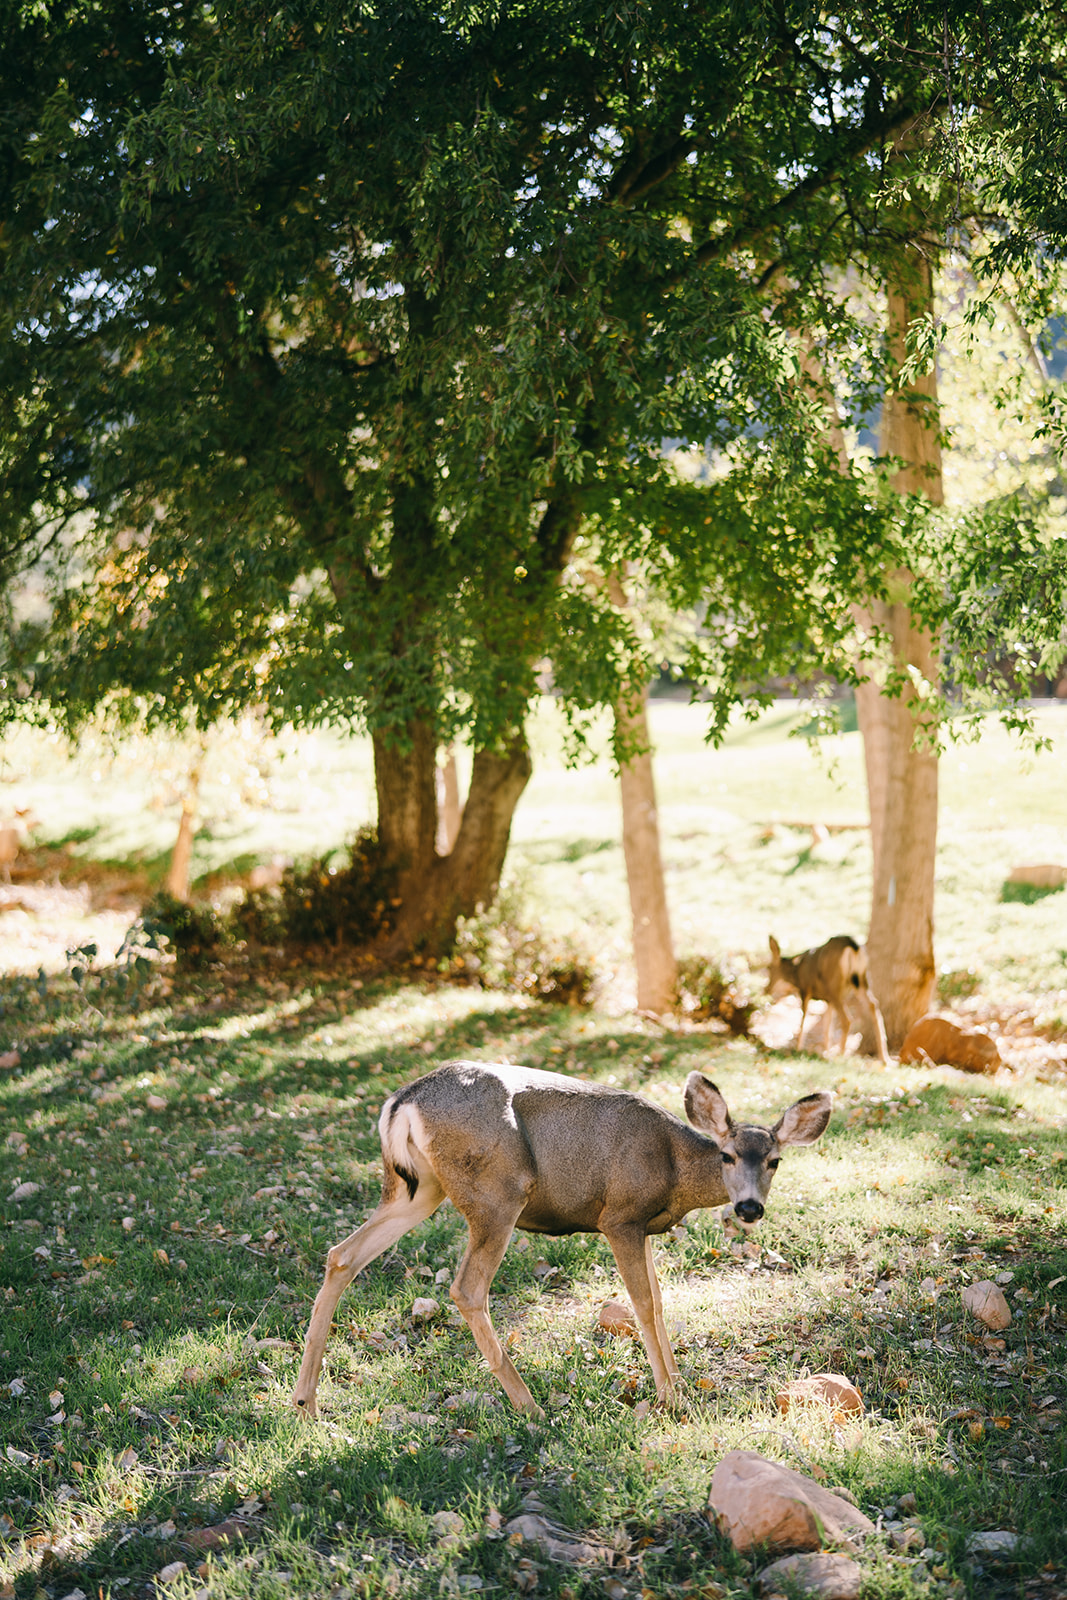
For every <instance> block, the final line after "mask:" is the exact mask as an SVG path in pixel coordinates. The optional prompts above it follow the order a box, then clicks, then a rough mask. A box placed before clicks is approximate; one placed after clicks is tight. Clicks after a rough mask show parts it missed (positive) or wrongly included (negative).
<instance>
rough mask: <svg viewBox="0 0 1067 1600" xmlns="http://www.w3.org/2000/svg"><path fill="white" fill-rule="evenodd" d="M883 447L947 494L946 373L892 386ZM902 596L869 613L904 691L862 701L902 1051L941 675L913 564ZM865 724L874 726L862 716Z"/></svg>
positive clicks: (884, 932)
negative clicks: (930, 701) (934, 694)
mask: <svg viewBox="0 0 1067 1600" xmlns="http://www.w3.org/2000/svg"><path fill="white" fill-rule="evenodd" d="M887 300H888V352H889V358H890V363H891V367H892V369H893V370H899V368H900V367H901V365H902V364H903V362H904V360H905V359H906V355H907V348H906V335H907V330H908V326H909V324H910V323H911V322H913V321H914V320H915V319H916V318H918V317H921V316H926V315H929V314H930V313H931V312H932V310H933V275H932V271H931V266H930V262H929V260H928V259H927V258H926V257H925V256H923V255H921V254H920V252H919V251H918V250H917V249H914V248H913V249H909V250H907V251H904V252H902V253H901V254H900V255H899V256H898V257H897V259H896V262H895V264H894V271H893V273H892V275H891V278H890V281H889V283H888V285H887ZM880 448H881V452H882V454H883V455H888V456H896V457H899V458H900V460H901V461H902V463H903V465H902V466H901V467H900V469H899V470H898V471H897V472H896V473H895V474H894V475H893V478H892V486H893V488H894V489H895V490H897V492H898V493H901V494H924V495H925V496H926V497H927V498H928V499H929V500H931V501H933V502H934V504H936V505H940V504H941V501H942V482H941V444H940V438H939V431H938V409H937V377H936V373H934V372H930V373H927V374H925V375H924V376H922V377H920V378H917V379H915V380H913V382H912V385H911V387H910V388H909V389H908V390H906V391H901V390H895V389H894V390H889V391H887V393H886V397H885V402H884V405H883V409H882V429H881V438H880ZM889 587H890V592H891V593H893V594H894V595H895V596H896V597H895V598H894V599H893V600H891V601H879V602H877V603H876V604H875V605H873V606H872V607H871V611H870V620H871V623H872V624H873V626H875V627H877V628H880V629H881V630H883V631H884V633H885V634H886V636H887V638H888V640H889V642H890V650H891V659H892V666H893V669H894V671H895V672H898V673H899V672H902V671H903V672H908V673H909V678H910V681H909V682H908V683H907V686H906V688H905V690H904V692H903V693H902V694H901V695H900V696H899V697H890V696H887V695H884V694H876V693H875V692H874V686H873V685H872V686H867V687H866V688H865V692H864V691H861V697H859V698H858V701H857V709H858V712H859V715H860V718H861V727H862V728H863V732H864V750H865V757H866V762H867V779H868V787H869V792H870V801H871V845H872V851H873V859H874V889H873V896H872V905H871V925H870V931H869V933H868V936H867V954H868V959H869V963H870V969H869V970H870V981H871V988H872V990H873V991H874V993H875V994H876V995H877V996H878V999H879V1002H880V1004H881V1007H882V1013H883V1016H884V1018H885V1027H886V1036H887V1039H888V1042H889V1047H890V1049H892V1050H899V1048H900V1045H901V1043H902V1042H903V1039H904V1036H905V1034H906V1033H907V1031H908V1029H909V1028H910V1027H911V1025H912V1023H913V1022H915V1021H916V1019H917V1018H919V1017H921V1016H922V1015H923V1013H924V1012H925V1011H927V1010H928V1009H929V1006H930V1002H931V999H932V996H933V989H934V975H935V968H934V863H935V855H936V849H937V773H938V768H937V755H936V753H935V751H934V750H933V748H932V747H931V746H930V743H929V738H930V736H932V735H933V733H934V732H935V731H936V730H935V729H934V728H933V727H932V726H931V724H930V714H929V713H928V712H927V711H926V710H925V708H924V705H923V700H922V697H921V695H919V694H918V693H917V692H916V689H915V686H914V683H915V679H914V678H911V676H910V675H911V674H915V676H916V677H917V678H918V679H919V681H925V682H926V683H929V684H930V685H931V686H933V685H936V683H937V681H938V676H939V663H938V643H937V639H936V637H935V636H933V635H932V634H931V633H930V632H929V631H928V630H926V629H924V628H922V627H921V626H920V625H919V624H918V623H917V622H916V619H915V618H914V617H913V615H912V613H911V611H910V609H909V606H908V591H909V588H910V579H909V575H908V574H907V573H906V572H897V573H893V574H891V575H890V585H889ZM864 723H866V726H864Z"/></svg>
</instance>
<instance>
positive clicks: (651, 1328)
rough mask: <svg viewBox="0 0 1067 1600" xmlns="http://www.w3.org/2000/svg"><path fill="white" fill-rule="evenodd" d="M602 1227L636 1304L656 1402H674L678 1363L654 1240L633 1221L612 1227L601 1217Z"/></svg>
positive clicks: (638, 1323)
mask: <svg viewBox="0 0 1067 1600" xmlns="http://www.w3.org/2000/svg"><path fill="white" fill-rule="evenodd" d="M600 1231H601V1233H602V1234H603V1235H604V1237H605V1239H607V1241H608V1243H609V1244H610V1246H611V1251H612V1254H613V1255H614V1257H615V1260H616V1262H617V1263H618V1267H619V1271H620V1273H621V1274H622V1281H623V1283H624V1284H625V1285H626V1289H627V1292H628V1294H629V1296H630V1301H631V1304H632V1305H633V1308H634V1316H635V1317H636V1318H637V1325H638V1327H639V1328H640V1330H641V1343H642V1344H643V1345H644V1347H645V1354H646V1355H647V1356H648V1361H649V1365H650V1366H651V1368H652V1377H653V1379H654V1380H655V1384H656V1402H657V1404H658V1405H661V1406H668V1405H672V1404H673V1403H674V1401H675V1399H676V1397H677V1390H676V1388H675V1380H676V1378H677V1377H678V1365H677V1363H676V1361H675V1359H674V1351H673V1350H672V1349H671V1342H670V1340H669V1338H668V1337H667V1328H666V1324H665V1323H664V1321H663V1302H662V1298H661V1296H660V1290H659V1281H658V1279H657V1278H656V1268H655V1265H654V1264H653V1261H652V1246H651V1243H650V1241H649V1240H648V1238H647V1237H646V1235H645V1231H644V1229H643V1228H635V1227H633V1226H632V1225H629V1226H627V1227H625V1228H620V1229H616V1228H612V1229H610V1230H609V1229H608V1228H607V1227H605V1226H604V1223H603V1221H602V1222H601V1224H600ZM657 1308H658V1315H657Z"/></svg>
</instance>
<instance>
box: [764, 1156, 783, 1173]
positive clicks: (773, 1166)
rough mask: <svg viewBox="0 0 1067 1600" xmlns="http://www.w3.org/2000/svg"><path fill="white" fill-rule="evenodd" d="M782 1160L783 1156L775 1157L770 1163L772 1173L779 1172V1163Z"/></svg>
mask: <svg viewBox="0 0 1067 1600" xmlns="http://www.w3.org/2000/svg"><path fill="white" fill-rule="evenodd" d="M781 1159H782V1158H781V1156H775V1158H774V1160H773V1161H768V1163H767V1165H768V1167H769V1168H770V1169H771V1171H772V1172H777V1170H778V1163H779V1161H781Z"/></svg>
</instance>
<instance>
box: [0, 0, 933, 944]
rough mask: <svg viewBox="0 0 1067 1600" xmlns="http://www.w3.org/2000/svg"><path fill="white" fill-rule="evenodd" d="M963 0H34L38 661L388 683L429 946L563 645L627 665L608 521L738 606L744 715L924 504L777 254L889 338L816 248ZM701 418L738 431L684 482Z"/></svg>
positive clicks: (26, 437)
mask: <svg viewBox="0 0 1067 1600" xmlns="http://www.w3.org/2000/svg"><path fill="white" fill-rule="evenodd" d="M940 19H941V13H940V12H938V13H937V15H936V17H935V16H934V14H933V10H932V8H927V7H924V6H920V7H918V8H917V13H916V17H915V18H912V17H910V16H909V18H908V19H905V20H904V21H903V22H900V23H899V24H898V22H897V21H895V20H894V19H893V17H891V16H889V15H887V16H885V17H882V16H876V17H875V16H871V17H869V16H868V13H867V11H866V10H862V11H861V10H860V9H859V8H857V9H856V10H855V11H848V10H846V12H845V13H843V14H842V15H841V16H840V17H839V18H838V19H836V20H835V22H834V23H833V25H832V26H829V25H827V26H824V24H823V22H822V21H821V20H820V19H818V18H817V17H814V16H813V15H812V14H811V13H810V11H809V9H808V8H804V7H796V8H795V9H791V8H789V7H784V8H781V7H780V8H773V9H772V8H770V7H768V8H767V9H766V10H765V11H763V10H760V11H759V13H758V14H757V15H750V14H745V15H744V16H742V15H741V14H739V13H738V11H737V8H736V7H734V6H732V5H730V4H727V3H726V0H715V3H713V4H712V5H710V6H707V7H704V8H702V9H700V10H699V11H694V10H693V9H692V7H691V6H689V5H687V4H684V3H682V0H665V3H663V4H657V5H656V6H655V7H651V8H650V7H645V6H643V5H639V4H637V3H636V0H625V3H623V4H622V5H620V6H617V7H614V8H612V9H611V11H610V12H608V13H605V11H604V9H603V8H602V7H600V6H597V5H594V4H593V3H592V0H584V3H579V4H577V5H575V4H572V3H568V4H567V5H563V4H562V3H561V0H529V3H525V4H521V5H517V6H510V7H507V8H505V7H502V6H501V7H494V6H489V7H474V6H473V5H471V6H467V5H464V4H460V5H457V6H455V7H452V8H450V9H449V10H447V11H446V12H442V11H441V9H440V8H439V7H431V6H429V5H428V4H424V3H423V0H415V3H414V4H412V3H406V4H403V5H401V4H399V3H398V0H382V3H381V4H380V5H379V6H377V7H376V8H373V9H372V8H370V7H359V8H355V7H352V6H350V5H349V4H347V3H345V0H327V3H326V4H325V5H324V4H322V3H317V4H316V5H315V6H314V7H311V6H308V5H306V4H305V3H303V0H298V3H293V4H290V5H288V6H286V7H285V8H284V9H282V10H279V9H278V8H277V7H265V6H263V5H260V4H253V5H251V6H249V5H247V4H242V5H241V6H237V5H236V4H234V3H232V0H227V3H224V4H222V5H216V6H211V7H209V6H207V5H191V6H188V7H185V8H179V9H178V10H174V9H173V8H172V9H170V10H160V9H158V8H156V7H155V6H154V5H153V4H151V3H149V0H122V3H121V4H120V3H119V0H102V3H100V4H97V5H94V6H92V7H90V6H89V5H88V4H87V3H86V0H45V3H43V4H42V3H35V4H34V5H33V6H30V5H29V4H17V3H15V0H9V4H8V15H7V19H6V20H7V22H8V24H9V26H8V27H7V28H6V30H5V35H6V38H7V40H8V45H7V48H6V49H5V54H4V58H3V63H2V65H0V73H2V74H3V82H2V84H0V87H2V88H3V91H4V99H3V103H4V105H5V107H6V108H7V110H6V115H5V120H4V122H3V124H2V126H0V165H2V170H3V174H4V180H3V193H2V196H0V205H2V216H0V222H2V224H3V234H2V238H3V246H2V248H3V257H2V271H3V281H4V288H5V295H4V297H3V305H2V307H0V315H2V316H3V318H4V327H3V333H4V335H5V338H4V340H3V343H2V349H0V405H2V410H0V470H2V473H3V479H4V485H5V489H6V491H7V495H6V499H5V502H4V509H3V512H2V514H0V537H2V540H3V547H4V552H5V554H4V559H5V561H6V562H7V564H8V567H9V568H10V566H11V564H12V563H13V562H14V561H16V560H17V559H30V558H31V557H33V556H34V555H36V556H38V557H39V558H40V559H45V560H47V561H49V562H51V563H52V568H53V571H54V573H55V576H56V583H57V596H56V605H55V610H54V613H53V616H52V618H51V620H50V625H49V628H48V630H47V632H46V633H38V634H37V635H33V634H32V633H31V634H30V635H28V636H24V637H23V638H22V639H20V640H18V641H16V665H17V669H18V670H17V674H16V675H15V681H16V683H17V685H18V693H19V694H20V695H22V696H24V697H25V696H26V695H29V696H30V697H31V698H32V697H33V696H37V697H43V698H45V699H47V701H48V703H49V704H50V705H51V707H52V708H53V710H59V711H61V712H63V713H64V714H66V715H67V716H68V717H70V718H73V719H76V718H77V717H78V716H79V715H81V714H83V713H84V712H85V711H86V710H87V709H89V708H93V707H96V706H99V705H101V704H103V703H107V704H111V705H113V706H115V707H116V708H117V710H118V712H119V713H120V714H121V713H123V712H125V713H126V714H128V715H130V716H142V715H143V716H146V717H147V718H148V719H149V720H150V721H151V720H152V719H157V720H159V719H178V718H181V717H184V716H185V715H186V714H187V713H188V712H189V711H190V710H191V711H192V712H193V713H194V714H195V716H196V717H197V718H198V720H199V721H200V722H201V723H209V722H210V721H211V720H213V719H214V718H217V717H218V716H220V715H225V714H227V713H228V712H229V711H231V710H232V709H234V708H237V707H240V706H244V705H248V704H252V703H256V704H263V703H265V704H266V706H267V707H268V709H269V712H270V715H271V716H272V717H273V718H274V720H276V721H282V720H285V719H287V718H291V717H299V718H301V719H303V720H306V721H315V720H326V719H335V720H340V721H351V720H353V719H357V720H359V721H360V722H361V723H362V724H363V725H365V726H366V727H367V728H368V729H369V731H370V734H371V738H372V740H373V744H374V754H375V771H376V787H377V795H378V830H379V841H380V845H381V848H382V850H383V851H384V852H385V854H386V856H387V857H388V858H389V859H390V860H391V861H392V862H393V863H394V864H396V865H397V866H398V867H399V868H400V869H401V873H402V876H401V899H402V908H401V912H400V915H399V919H398V926H397V928H396V930H395V934H394V943H395V946H396V947H397V948H405V947H410V946H412V945H415V944H423V945H425V946H427V947H429V948H433V947H436V946H439V945H441V944H445V943H447V942H448V939H449V937H450V933H451V929H452V927H453V926H454V921H455V917H456V916H457V915H458V914H460V913H463V912H469V911H471V910H473V909H474V907H475V905H476V904H478V903H479V902H481V903H487V902H488V901H489V900H491V898H492V894H493V891H494V886H495V883H496V880H497V878H498V876H499V872H500V867H501V864H502V861H503V858H504V853H505V850H506V847H507V839H508V832H509V828H510V822H511V816H512V812H513V810H514V806H515V804H516V803H517V800H518V798H519V796H520V795H521V793H522V790H523V787H524V785H525V783H526V781H527V778H528V775H529V756H528V753H527V750H526V745H525V739H524V733H523V726H524V719H525V715H526V710H527V707H528V705H529V702H530V699H531V697H532V696H533V694H534V693H535V692H536V684H537V669H538V665H539V663H541V662H542V661H544V660H546V659H548V660H550V661H551V662H552V667H553V673H554V678H555V681H556V683H557V686H558V688H559V691H560V693H561V694H562V695H563V696H564V697H565V704H566V706H567V708H568V711H569V713H570V714H571V715H572V716H573V717H574V718H575V719H576V725H577V724H580V718H581V716H582V714H583V712H584V711H585V710H586V709H588V708H589V707H590V706H592V705H613V704H615V703H617V701H618V697H619V693H620V690H621V688H622V686H623V685H624V684H625V683H627V682H628V681H630V680H631V678H632V677H633V672H632V671H631V660H632V654H633V648H632V639H631V637H630V635H629V633H628V630H627V628H626V625H625V620H624V619H622V618H620V616H619V614H618V613H617V612H616V611H615V610H614V608H612V607H611V606H610V603H609V602H607V601H606V600H605V599H604V598H603V597H602V596H601V597H598V596H595V595H591V594H590V593H589V592H588V588H587V586H585V585H583V584H582V583H581V582H580V581H574V579H573V572H574V568H575V564H576V563H579V564H580V563H581V562H582V561H585V560H586V559H588V555H589V551H590V549H592V548H593V546H595V552H594V553H595V555H596V559H597V561H598V563H599V564H600V565H601V569H602V570H606V569H607V568H608V567H610V566H612V565H614V564H616V563H618V562H623V561H625V560H627V559H629V558H630V557H631V556H632V555H633V556H635V557H639V558H641V559H648V560H649V562H650V564H651V566H652V567H653V568H654V569H655V572H656V574H657V575H658V578H659V579H661V580H662V583H663V586H664V592H669V593H672V594H673V595H674V596H675V597H676V598H677V599H678V601H679V603H682V604H685V605H689V606H694V605H696V606H700V607H707V608H708V611H707V614H708V619H709V620H708V623H707V626H706V628H705V631H704V634H703V636H702V638H701V639H700V641H699V643H697V644H695V645H694V653H693V666H694V670H698V671H699V672H700V674H701V676H702V678H703V679H704V680H706V681H707V682H708V683H709V684H710V685H711V686H712V688H713V702H712V709H713V718H714V723H715V726H716V727H719V728H721V726H722V725H723V723H724V721H725V718H726V716H727V715H728V713H729V709H730V707H731V706H732V705H733V704H734V703H736V701H737V700H738V698H739V697H744V696H745V695H746V694H749V693H750V692H752V691H753V690H755V692H756V694H757V698H758V692H759V691H758V686H759V683H760V682H761V681H762V680H763V679H764V678H765V677H766V675H767V673H768V672H773V671H776V670H778V669H779V668H780V667H781V666H782V665H783V664H786V663H788V664H789V665H790V666H791V667H792V668H793V669H795V670H803V669H804V668H805V666H807V665H809V664H811V665H814V664H816V663H818V664H820V665H825V664H826V663H827V662H833V661H834V660H835V659H837V658H838V657H839V656H840V655H841V653H842V650H843V647H844V644H845V641H846V638H847V636H848V634H849V629H850V624H849V621H848V602H849V600H850V599H852V598H855V597H857V596H859V595H861V594H863V595H869V594H870V592H871V582H870V574H871V573H872V572H874V571H877V570H879V569H880V568H882V567H884V568H886V569H888V568H889V567H890V565H891V561H892V560H895V559H897V556H898V555H899V550H898V543H899V541H898V540H897V534H896V530H895V529H894V528H893V527H892V526H891V525H890V521H889V520H887V519H886V518H885V517H884V516H883V515H881V513H880V512H878V511H877V509H875V510H872V509H871V508H870V506H869V503H868V502H869V496H868V495H867V493H866V490H865V487H864V486H862V485H856V484H852V483H846V482H843V481H841V480H840V477H839V475H838V476H837V477H836V481H831V480H832V475H831V474H830V473H829V472H827V471H824V470H823V464H822V463H821V460H820V450H819V448H818V445H817V441H815V440H813V435H812V429H811V426H810V418H809V417H808V416H807V415H806V412H805V407H804V403H803V396H802V395H801V394H800V393H798V389H797V385H796V381H795V380H796V370H797V369H796V363H795V359H794V357H793V355H792V353H791V351H790V347H789V338H788V336H787V333H786V332H785V325H784V324H783V323H782V322H781V321H780V320H779V319H777V318H775V317H774V316H771V317H768V316H767V315H765V312H766V309H767V306H766V278H767V272H768V270H769V269H768V263H771V265H772V267H773V266H774V264H776V263H781V262H784V263H785V264H786V266H787V268H788V272H789V276H790V278H791V280H792V281H793V282H794V283H795V284H796V285H797V286H798V287H797V290H796V294H795V295H794V297H793V300H794V303H793V305H792V306H791V308H790V314H791V315H793V316H796V317H803V318H805V319H807V320H808V321H809V322H810V324H811V325H812V326H813V327H814V328H815V329H816V330H817V331H820V332H821V335H822V336H824V337H825V338H826V339H828V340H829V341H830V342H831V344H833V345H834V347H835V348H837V349H838V350H841V351H842V352H843V351H845V350H846V349H848V348H849V347H850V341H851V340H853V338H854V337H855V338H862V335H863V329H862V328H861V327H859V326H858V325H857V324H856V323H855V321H854V320H850V319H849V318H848V317H847V316H843V314H842V308H841V306H840V304H838V303H835V302H833V301H832V300H829V299H828V298H827V297H826V296H825V295H824V294H822V293H821V292H820V290H819V288H818V282H817V274H816V269H819V270H821V268H822V267H823V266H824V265H825V263H826V262H827V260H833V261H837V260H841V259H844V258H845V257H846V256H847V255H848V254H849V253H850V252H852V251H855V250H860V251H861V252H863V251H865V250H866V249H867V248H868V242H869V238H870V237H874V236H875V235H876V234H877V232H878V227H879V223H878V218H877V211H876V206H875V199H876V196H877V192H878V188H879V184H880V181H881V179H880V172H881V165H882V161H883V154H884V152H885V151H886V149H887V148H888V146H889V145H891V143H892V141H893V139H894V138H895V136H896V135H897V134H898V133H899V131H900V130H901V129H902V128H903V127H906V126H909V125H911V123H912V122H913V121H914V119H915V118H916V116H921V115H925V114H926V113H928V112H929V111H930V110H931V109H933V108H934V107H936V106H937V105H939V104H940V103H941V102H943V100H944V99H945V85H944V71H943V63H942V56H941V55H940V54H938V53H937V52H933V53H931V49H930V48H929V47H930V46H931V43H932V41H933V40H934V38H935V34H936V37H937V38H940V33H938V32H937V30H939V29H941V27H942V22H941V20H940ZM935 23H936V28H935ZM915 28H917V29H918V32H917V33H915V32H914V31H913V33H908V30H909V29H913V30H914V29H915ZM905 35H907V40H911V41H912V42H914V39H918V38H919V36H920V35H921V42H922V45H923V48H922V49H919V50H915V49H912V48H911V44H910V43H909V44H908V48H907V49H901V50H897V48H896V44H895V42H894V41H898V40H902V41H905V42H907V40H905ZM887 41H888V43H887ZM668 438H671V439H681V440H683V441H686V442H688V443H690V444H692V445H693V446H695V447H696V448H698V449H700V450H705V449H708V450H710V451H711V452H712V453H713V454H714V456H715V459H716V460H717V461H718V462H720V463H725V465H726V466H728V467H729V470H728V471H724V472H722V473H718V472H717V473H716V474H713V475H712V477H711V478H709V479H707V480H706V481H703V480H702V481H695V482H690V483H681V482H679V481H678V480H677V478H676V476H675V475H674V473H673V472H672V470H671V469H670V468H669V465H668V464H667V463H666V462H665V457H664V440H665V439H668ZM79 518H80V519H81V522H80V523H79V522H76V519H79ZM86 520H87V521H88V531H87V532H84V533H82V532H79V533H77V535H76V534H75V529H76V527H78V528H80V527H82V526H84V525H85V523H86ZM460 732H462V733H463V734H464V735H465V736H466V737H467V738H468V740H469V742H470V744H471V746H472V749H473V763H472V776H471V785H470V792H469V795H468V799H467V802H466V805H465V808H464V812H463V819H462V823H461V825H460V829H459V833H458V836H457V838H456V841H455V844H454V847H453V849H452V850H451V852H450V853H449V854H448V855H447V856H439V855H438V853H437V851H436V849H435V846H434V840H435V834H436V821H437V818H436V801H435V764H436V759H437V752H438V750H439V749H441V748H442V747H445V746H447V745H448V744H449V743H450V742H451V741H452V739H453V738H454V737H455V736H457V735H458V734H459V733H460Z"/></svg>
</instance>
